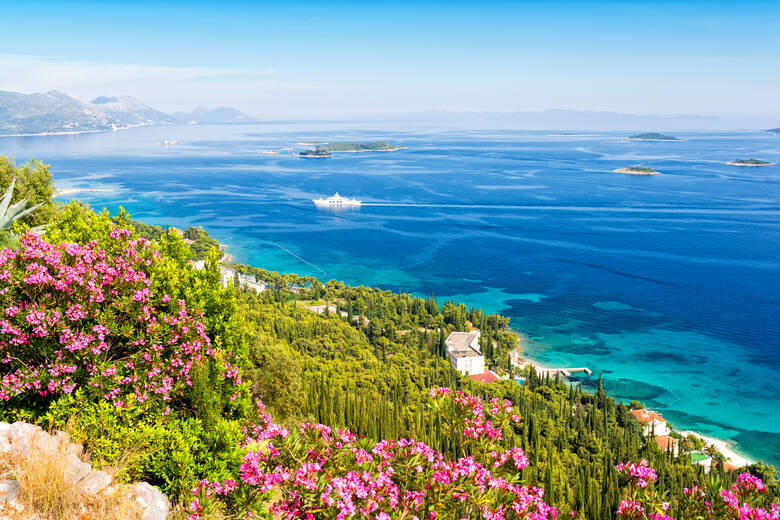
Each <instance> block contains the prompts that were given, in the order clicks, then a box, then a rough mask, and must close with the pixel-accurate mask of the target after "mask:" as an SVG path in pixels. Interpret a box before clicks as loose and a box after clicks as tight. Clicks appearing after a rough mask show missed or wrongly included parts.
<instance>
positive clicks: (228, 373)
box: [0, 228, 241, 411]
mask: <svg viewBox="0 0 780 520" xmlns="http://www.w3.org/2000/svg"><path fill="white" fill-rule="evenodd" d="M109 235H110V238H111V239H112V242H111V244H110V247H109V248H108V249H101V248H99V247H98V246H97V243H96V242H94V241H93V242H90V243H88V244H67V243H66V244H56V245H55V244H49V243H47V242H46V241H45V240H43V239H42V238H41V237H39V236H38V235H35V234H33V233H30V234H27V235H24V236H23V237H22V238H21V239H20V242H19V248H18V250H17V251H10V250H4V251H3V252H2V253H0V256H1V257H2V258H0V294H2V295H3V297H4V298H6V301H7V302H13V304H11V305H8V304H6V305H5V306H4V312H3V313H2V315H0V359H2V360H4V361H3V363H2V364H0V401H7V400H9V399H11V398H13V397H15V396H22V395H25V394H31V395H33V394H34V395H37V396H39V397H46V398H52V397H54V396H56V394H58V393H71V392H73V391H74V390H75V389H76V388H79V387H81V388H84V389H85V390H87V391H89V392H92V393H94V395H96V396H99V397H100V398H103V399H107V400H109V401H111V402H112V403H113V404H114V406H117V407H127V406H130V405H132V404H133V403H149V402H150V399H152V400H153V402H155V403H157V404H160V405H164V404H165V403H168V402H169V401H170V400H171V399H173V398H174V397H175V396H177V395H181V393H182V392H183V391H184V389H186V388H187V387H189V386H191V385H192V381H191V378H190V374H191V371H192V369H193V367H195V366H196V365H197V364H198V363H201V362H204V361H210V360H213V361H214V362H219V363H222V368H224V371H223V374H224V375H223V379H222V380H224V381H227V382H228V384H230V385H236V386H237V385H240V384H241V378H240V374H239V370H238V367H237V366H235V365H234V364H232V363H227V362H225V361H224V359H230V357H229V356H223V355H222V354H221V352H220V351H219V350H218V349H215V348H214V346H213V345H212V344H211V339H210V338H209V337H208V335H207V334H206V328H205V326H204V324H203V323H202V322H201V321H200V315H199V313H198V312H197V311H196V312H191V311H189V310H188V309H187V307H186V305H185V302H184V301H182V300H178V302H177V305H176V308H175V309H169V307H168V306H165V308H159V309H158V308H156V307H155V306H154V304H153V302H156V301H158V299H160V298H161V299H162V300H166V298H167V299H168V300H169V299H170V297H169V296H168V295H160V296H159V297H156V295H155V294H154V290H153V288H152V287H153V284H152V279H153V274H154V273H155V272H156V270H157V269H158V268H159V265H161V262H162V259H161V257H160V255H159V253H158V252H157V251H155V250H154V249H153V248H152V247H151V245H150V244H149V243H148V242H147V241H145V240H132V239H130V236H131V233H130V231H128V230H126V229H120V228H115V229H112V230H111V231H110V233H109ZM2 273H7V274H2ZM30 345H33V346H34V348H32V349H31V348H30V347H29V346H30ZM234 395H238V394H237V393H235V394H234ZM167 410H169V406H167V408H166V411H167Z"/></svg>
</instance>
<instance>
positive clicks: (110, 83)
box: [0, 54, 334, 111]
mask: <svg viewBox="0 0 780 520" xmlns="http://www.w3.org/2000/svg"><path fill="white" fill-rule="evenodd" d="M0 70H3V74H2V76H1V77H0V90H11V91H16V92H25V93H31V92H43V91H48V90H61V91H63V92H66V93H68V94H70V95H72V96H74V97H76V98H79V99H82V100H89V99H92V98H94V97H96V96H99V95H132V96H134V97H137V98H139V99H140V100H141V101H143V102H145V103H148V104H150V105H152V106H154V107H155V108H159V109H161V110H167V111H173V110H189V109H192V108H193V107H194V106H198V105H225V104H234V105H237V106H239V108H243V109H245V110H251V109H252V108H255V107H254V106H253V105H255V103H254V102H253V101H252V100H254V99H258V98H264V97H268V96H269V95H270V96H272V95H273V94H274V92H275V91H284V92H289V91H295V90H322V89H329V88H334V85H329V84H326V83H323V82H320V81H309V80H291V79H285V78H284V77H283V76H282V73H281V71H280V70H279V69H277V68H262V69H249V68H247V69H243V68H212V67H172V66H162V65H146V64H134V63H98V62H89V61H77V60H71V59H65V58H61V57H57V56H29V55H20V54H0Z"/></svg>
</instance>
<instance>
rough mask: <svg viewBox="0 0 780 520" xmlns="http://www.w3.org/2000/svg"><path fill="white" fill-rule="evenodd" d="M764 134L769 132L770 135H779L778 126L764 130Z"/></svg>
mask: <svg viewBox="0 0 780 520" xmlns="http://www.w3.org/2000/svg"><path fill="white" fill-rule="evenodd" d="M764 131H765V132H769V133H770V134H780V126H779V127H777V128H770V129H769V130H764Z"/></svg>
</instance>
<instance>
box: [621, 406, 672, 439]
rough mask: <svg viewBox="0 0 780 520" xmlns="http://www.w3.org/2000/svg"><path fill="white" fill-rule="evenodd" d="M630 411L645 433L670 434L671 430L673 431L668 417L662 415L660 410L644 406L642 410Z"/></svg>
mask: <svg viewBox="0 0 780 520" xmlns="http://www.w3.org/2000/svg"><path fill="white" fill-rule="evenodd" d="M628 413H630V414H631V415H633V416H634V417H635V418H636V420H637V421H639V424H641V425H642V431H643V432H644V434H645V435H651V434H652V435H669V432H671V430H670V429H669V425H668V424H667V423H666V419H664V418H663V417H661V414H659V413H658V412H654V411H652V410H648V409H647V408H643V409H641V410H629V411H628Z"/></svg>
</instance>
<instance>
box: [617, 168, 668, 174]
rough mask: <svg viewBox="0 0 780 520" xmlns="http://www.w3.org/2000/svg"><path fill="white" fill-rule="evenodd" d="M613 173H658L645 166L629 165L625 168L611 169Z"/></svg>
mask: <svg viewBox="0 0 780 520" xmlns="http://www.w3.org/2000/svg"><path fill="white" fill-rule="evenodd" d="M612 172H613V173H623V174H625V175H658V172H657V171H655V170H654V169H652V168H646V167H645V166H629V167H627V168H618V169H617V170H612Z"/></svg>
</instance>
